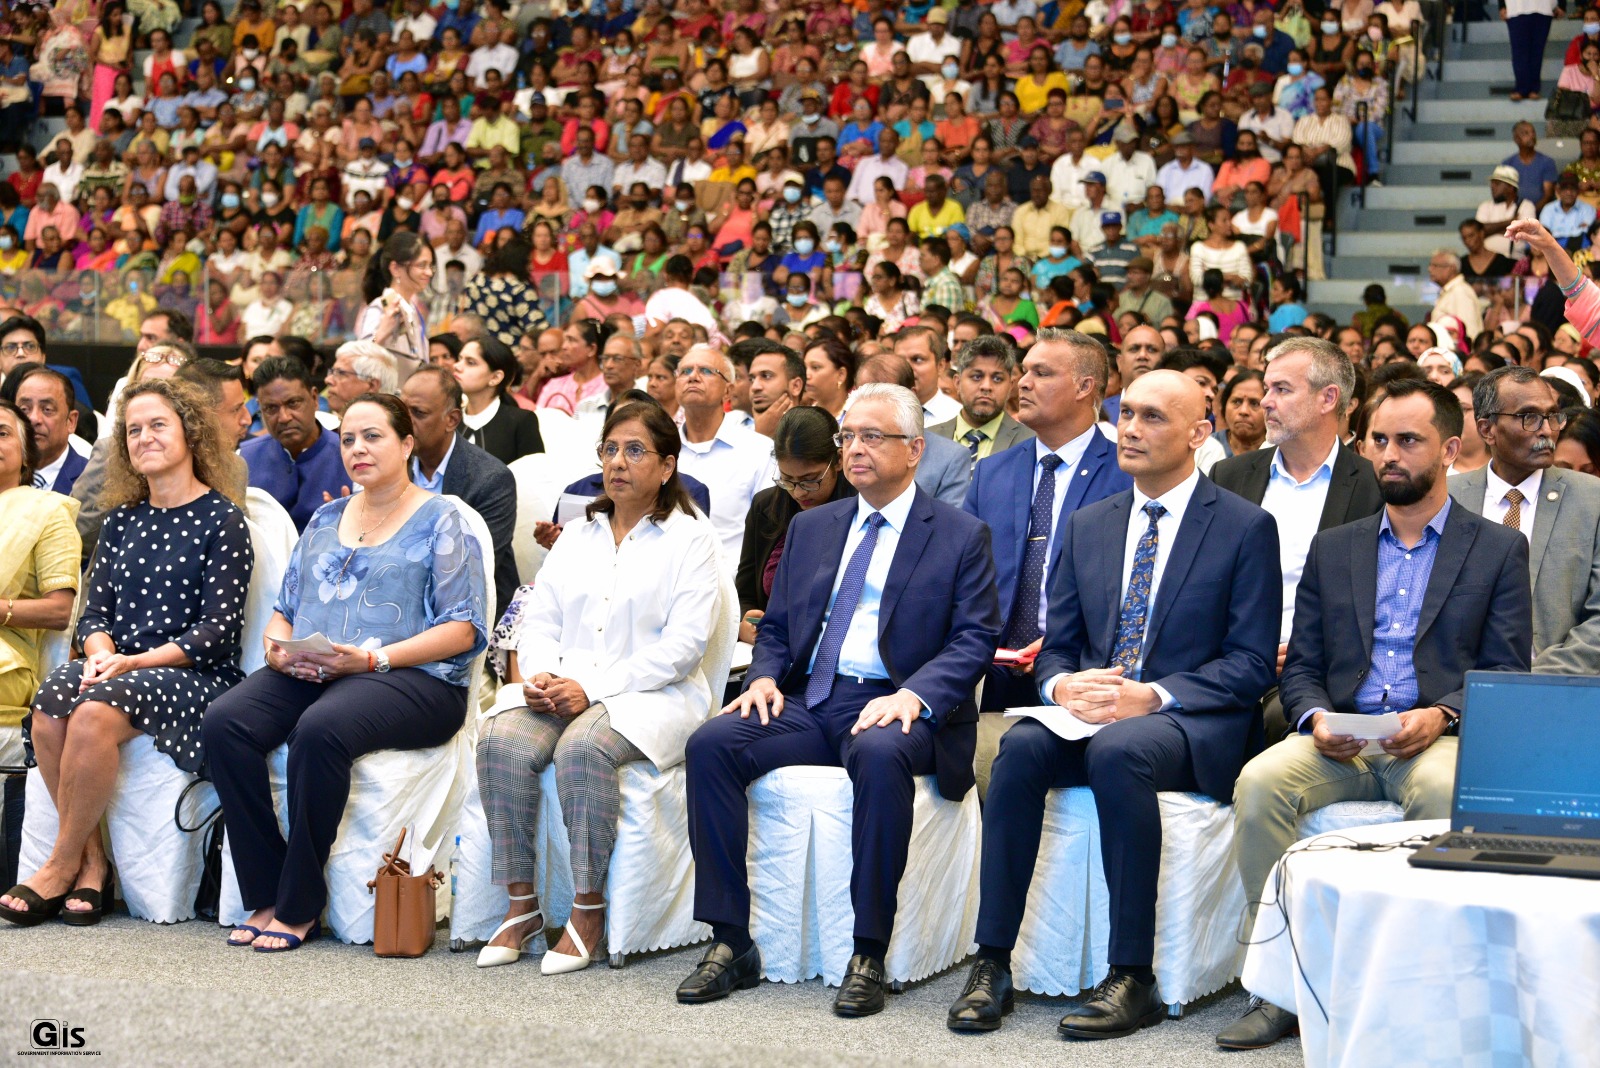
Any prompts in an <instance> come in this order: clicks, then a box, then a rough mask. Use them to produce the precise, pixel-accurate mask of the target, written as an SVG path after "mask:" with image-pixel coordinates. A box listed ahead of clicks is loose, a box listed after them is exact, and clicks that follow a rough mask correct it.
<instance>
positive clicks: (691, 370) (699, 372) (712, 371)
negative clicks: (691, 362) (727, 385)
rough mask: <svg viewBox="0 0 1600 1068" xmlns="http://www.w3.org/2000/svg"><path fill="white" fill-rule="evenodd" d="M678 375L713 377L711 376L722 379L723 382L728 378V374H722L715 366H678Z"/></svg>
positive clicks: (685, 376) (682, 376) (680, 376)
mask: <svg viewBox="0 0 1600 1068" xmlns="http://www.w3.org/2000/svg"><path fill="white" fill-rule="evenodd" d="M678 377H679V378H713V377H715V378H720V379H722V380H723V381H724V382H726V381H727V380H728V376H727V375H725V374H723V373H722V372H721V371H719V370H717V369H716V368H715V367H680V368H678Z"/></svg>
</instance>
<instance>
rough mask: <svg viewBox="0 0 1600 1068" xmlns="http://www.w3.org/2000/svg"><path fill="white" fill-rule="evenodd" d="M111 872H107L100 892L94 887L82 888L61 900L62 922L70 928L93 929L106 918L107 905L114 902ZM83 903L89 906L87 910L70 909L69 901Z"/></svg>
mask: <svg viewBox="0 0 1600 1068" xmlns="http://www.w3.org/2000/svg"><path fill="white" fill-rule="evenodd" d="M111 881H112V874H111V872H109V871H108V872H106V884H105V886H103V887H101V888H100V889H98V890H95V889H93V888H92V887H87V886H80V887H79V888H78V889H76V890H74V891H72V892H71V893H69V894H67V895H66V896H65V897H63V898H62V899H61V905H62V908H61V922H62V923H64V924H66V925H68V926H69V927H93V926H94V925H95V924H97V923H99V922H100V921H101V920H102V919H104V918H105V914H106V906H107V903H108V902H110V901H112V900H113V898H112V896H111ZM68 899H71V900H73V901H82V902H83V903H84V904H86V905H88V906H89V908H87V909H69V908H67V907H66V903H67V900H68Z"/></svg>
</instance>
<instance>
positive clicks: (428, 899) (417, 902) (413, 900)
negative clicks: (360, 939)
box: [367, 827, 444, 957]
mask: <svg viewBox="0 0 1600 1068" xmlns="http://www.w3.org/2000/svg"><path fill="white" fill-rule="evenodd" d="M405 844H406V829H405V828H404V827H402V828H401V829H400V840H399V841H398V842H396V843H395V844H394V852H392V853H385V854H384V855H383V866H382V867H380V868H379V869H378V874H377V875H375V876H373V878H372V881H371V882H369V883H367V891H368V892H369V893H373V894H376V895H377V899H378V900H377V903H376V905H375V907H374V910H373V912H374V914H373V918H372V951H373V952H374V953H376V954H377V955H378V956H380V957H420V956H422V955H423V954H424V953H426V952H428V950H429V948H430V947H432V945H433V935H434V929H435V927H436V926H437V923H438V913H437V912H435V911H434V910H435V907H436V906H435V902H434V893H435V891H437V890H438V889H439V886H440V884H442V883H443V882H444V876H443V875H441V874H440V873H439V872H437V871H435V870H434V868H433V866H432V865H431V864H430V865H429V866H428V871H427V873H426V874H424V875H413V874H411V865H410V864H409V863H407V862H406V861H404V860H401V859H400V849H401V847H403V846H404V845H405Z"/></svg>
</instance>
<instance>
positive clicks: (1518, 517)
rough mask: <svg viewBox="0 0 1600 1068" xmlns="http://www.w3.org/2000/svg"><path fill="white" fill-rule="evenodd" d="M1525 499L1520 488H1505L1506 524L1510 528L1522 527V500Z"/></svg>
mask: <svg viewBox="0 0 1600 1068" xmlns="http://www.w3.org/2000/svg"><path fill="white" fill-rule="evenodd" d="M1527 499H1528V498H1526V497H1524V496H1523V495H1522V491H1521V490H1517V489H1509V490H1506V496H1505V501H1506V526H1508V527H1510V528H1511V529H1512V530H1521V529H1522V502H1523V501H1525V500H1527Z"/></svg>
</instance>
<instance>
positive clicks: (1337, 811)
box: [1296, 801, 1406, 838]
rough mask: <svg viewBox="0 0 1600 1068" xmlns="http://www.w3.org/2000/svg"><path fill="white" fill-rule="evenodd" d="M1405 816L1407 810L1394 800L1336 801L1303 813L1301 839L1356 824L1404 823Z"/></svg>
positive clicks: (1299, 828) (1297, 830)
mask: <svg viewBox="0 0 1600 1068" xmlns="http://www.w3.org/2000/svg"><path fill="white" fill-rule="evenodd" d="M1405 818H1406V814H1405V810H1404V809H1402V808H1401V807H1400V806H1399V805H1397V804H1395V803H1394V802H1393V801H1335V802H1334V803H1333V804H1331V805H1325V806H1324V807H1322V808H1318V809H1312V810H1311V811H1310V812H1307V813H1306V814H1305V815H1304V816H1301V817H1300V820H1299V823H1298V826H1297V827H1296V832H1297V833H1298V834H1299V835H1300V837H1301V838H1315V837H1316V836H1317V835H1319V834H1331V833H1333V832H1335V831H1348V830H1352V829H1354V828H1356V827H1375V826H1377V825H1379V824H1383V823H1400V822H1401V821H1403V820H1404V819H1405Z"/></svg>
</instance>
